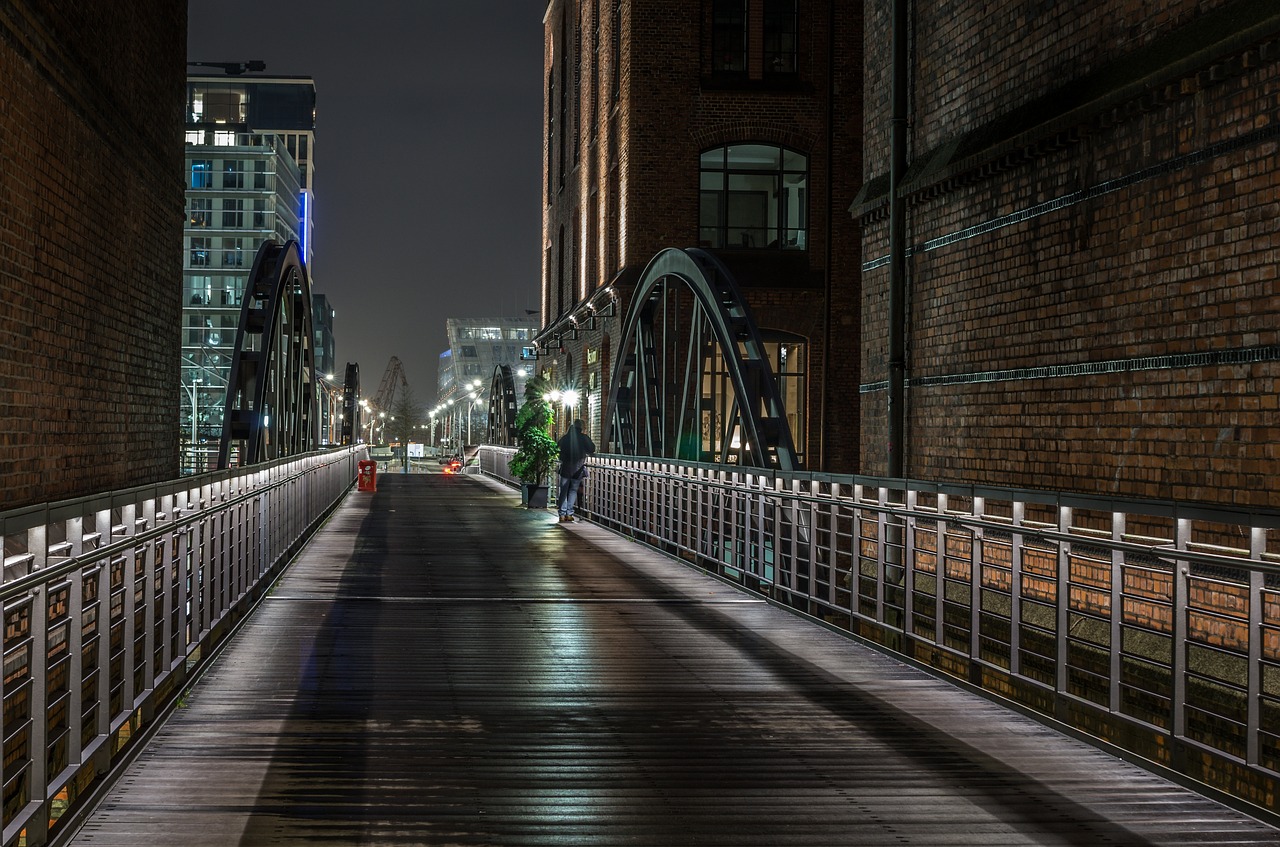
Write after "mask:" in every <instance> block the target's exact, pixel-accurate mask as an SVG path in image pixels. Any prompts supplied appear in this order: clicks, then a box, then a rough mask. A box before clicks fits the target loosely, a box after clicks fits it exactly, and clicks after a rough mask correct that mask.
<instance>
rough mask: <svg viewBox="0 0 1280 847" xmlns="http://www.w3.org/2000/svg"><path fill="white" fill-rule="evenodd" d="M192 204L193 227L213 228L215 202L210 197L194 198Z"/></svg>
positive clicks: (191, 221) (191, 219) (191, 218)
mask: <svg viewBox="0 0 1280 847" xmlns="http://www.w3.org/2000/svg"><path fill="white" fill-rule="evenodd" d="M190 203H191V216H190V219H189V220H190V223H191V226H212V225H213V201H212V200H210V199H209V198H208V197H192V198H191V200H190Z"/></svg>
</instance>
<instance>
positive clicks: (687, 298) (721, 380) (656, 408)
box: [603, 248, 799, 470]
mask: <svg viewBox="0 0 1280 847" xmlns="http://www.w3.org/2000/svg"><path fill="white" fill-rule="evenodd" d="M616 349H617V354H616V359H615V365H614V369H613V375H612V377H611V379H610V387H609V395H608V396H609V408H610V410H611V414H610V419H609V421H607V424H608V428H607V430H606V433H605V437H604V439H603V440H604V442H605V444H607V445H608V449H609V450H610V451H611V452H615V453H620V454H623V455H635V456H654V457H665V458H673V459H682V460H692V461H707V462H713V463H720V464H741V465H748V466H753V467H766V468H777V469H779V470H794V469H796V468H797V466H798V464H799V462H798V460H797V457H796V451H795V445H794V440H793V438H792V434H791V429H790V426H789V424H788V422H787V415H786V409H785V407H784V406H783V402H782V398H781V395H780V393H779V391H778V386H777V383H776V380H775V379H774V374H773V371H772V368H771V366H770V364H769V359H768V356H767V355H766V351H765V346H764V343H763V341H762V340H761V335H760V332H759V330H758V329H757V327H756V325H755V322H754V321H753V320H752V318H751V314H750V311H749V310H748V308H747V304H746V301H745V300H744V298H743V297H742V292H741V291H740V290H739V288H738V285H737V282H736V281H735V280H734V278H733V274H732V273H731V272H730V271H729V269H728V268H727V267H725V265H724V264H723V263H722V262H721V261H720V260H719V259H717V258H716V257H715V256H713V255H712V254H710V253H708V252H706V251H704V250H698V249H678V248H670V249H667V250H663V251H662V252H660V253H658V254H657V255H656V256H654V258H653V259H652V260H651V261H650V262H649V265H648V266H647V267H646V268H645V270H644V272H643V274H642V275H641V278H640V281H639V283H638V284H637V285H636V289H635V293H634V295H633V297H632V300H631V306H630V308H629V309H628V311H627V315H626V318H625V319H624V321H623V325H622V333H621V336H620V342H619V344H618V346H617V348H616Z"/></svg>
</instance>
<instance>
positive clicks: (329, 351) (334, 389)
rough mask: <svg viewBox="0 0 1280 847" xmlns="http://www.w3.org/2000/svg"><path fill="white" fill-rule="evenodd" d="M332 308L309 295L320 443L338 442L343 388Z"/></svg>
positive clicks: (326, 300) (326, 301) (322, 299)
mask: <svg viewBox="0 0 1280 847" xmlns="http://www.w3.org/2000/svg"><path fill="white" fill-rule="evenodd" d="M335 316H336V313H335V312H334V309H333V307H332V306H331V305H329V298H328V297H326V296H325V295H323V294H317V293H315V292H312V294H311V330H312V334H313V338H312V346H311V350H312V356H313V357H314V362H315V370H316V385H317V387H318V388H319V389H320V390H319V391H317V392H316V403H317V404H318V405H319V409H318V410H317V411H318V412H319V417H320V433H319V435H320V443H321V444H337V443H339V442H340V441H341V437H342V436H341V424H340V420H341V419H340V417H339V416H340V415H341V414H342V386H343V380H344V379H345V376H344V372H340V371H339V370H338V359H337V355H336V349H335V342H334V337H333V319H334V317H335Z"/></svg>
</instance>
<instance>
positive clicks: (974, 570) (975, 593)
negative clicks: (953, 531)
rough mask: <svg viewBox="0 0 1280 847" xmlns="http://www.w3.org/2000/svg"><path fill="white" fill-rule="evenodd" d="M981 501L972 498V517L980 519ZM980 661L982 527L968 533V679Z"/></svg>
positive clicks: (978, 498) (982, 506)
mask: <svg viewBox="0 0 1280 847" xmlns="http://www.w3.org/2000/svg"><path fill="white" fill-rule="evenodd" d="M983 508H984V505H983V499H982V498H981V497H974V498H973V508H972V516H973V517H974V518H979V519H981V518H982V513H983ZM981 659H982V527H974V528H973V529H972V530H971V531H970V533H969V660H970V662H971V664H970V666H969V667H970V670H971V673H970V678H971V679H972V676H973V672H974V671H976V669H977V662H979V661H980V660H981Z"/></svg>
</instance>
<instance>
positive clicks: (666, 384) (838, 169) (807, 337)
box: [538, 0, 862, 471]
mask: <svg viewBox="0 0 1280 847" xmlns="http://www.w3.org/2000/svg"><path fill="white" fill-rule="evenodd" d="M861 16H862V13H861V4H854V3H838V2H837V3H832V2H821V1H820V0H785V2H784V0H733V2H725V0H701V2H693V3H689V2H675V0H551V2H550V3H549V4H548V7H547V11H546V17H545V19H544V26H545V56H544V70H543V72H544V78H545V95H546V103H545V110H546V111H545V118H546V122H545V132H544V171H545V173H544V180H545V196H544V202H545V207H544V214H543V236H544V238H543V256H544V259H543V278H542V314H543V329H542V333H541V335H540V336H539V342H540V348H541V350H540V358H539V363H538V365H539V371H540V372H543V373H546V374H548V375H549V376H550V377H551V378H552V381H553V384H556V385H560V386H562V387H564V388H571V389H573V390H575V391H577V392H578V399H577V401H576V403H574V404H573V408H571V409H568V410H564V411H566V412H567V414H568V415H571V416H577V417H583V418H584V419H586V420H587V421H588V426H589V430H590V432H592V434H593V435H595V436H596V437H597V438H600V437H602V435H606V436H607V438H608V439H609V441H610V443H611V444H612V445H613V447H612V449H618V448H619V446H620V445H621V442H620V441H619V438H620V437H621V436H620V435H619V432H618V427H617V426H616V425H610V424H613V422H614V419H615V418H614V412H615V411H616V410H615V409H614V407H613V403H614V400H613V399H612V398H613V397H614V396H616V395H615V394H614V393H613V392H611V386H610V383H609V381H610V378H611V375H612V373H613V367H614V364H615V360H617V361H623V362H624V364H625V363H626V362H628V361H630V360H631V359H632V358H641V359H646V360H651V361H648V364H647V365H645V367H647V368H648V370H647V371H645V373H644V374H643V375H642V376H643V377H644V379H641V378H640V377H636V383H637V384H636V385H635V386H632V389H631V390H632V392H633V393H632V397H633V400H635V403H634V406H633V408H634V410H635V418H636V419H637V420H639V419H640V418H642V417H644V414H643V410H642V409H641V406H640V405H639V401H638V400H636V399H635V398H638V396H639V395H640V394H641V393H642V392H644V391H645V388H644V387H643V385H642V384H641V383H648V384H651V385H652V396H650V397H649V399H648V400H647V401H646V402H648V403H649V404H650V407H649V408H656V407H661V408H662V409H664V410H665V414H664V415H663V416H662V417H663V419H664V421H665V424H663V425H665V426H666V427H667V430H666V432H665V433H660V432H657V429H656V428H655V429H654V431H653V432H646V433H645V434H642V435H641V436H640V438H641V440H643V439H644V437H645V435H651V436H652V437H654V438H655V439H658V440H661V441H663V442H664V443H663V444H662V445H660V446H655V447H653V450H654V452H656V453H657V454H658V455H671V456H677V455H679V456H681V457H683V458H706V459H710V460H715V458H714V457H715V456H717V455H724V454H725V453H726V452H732V451H731V450H730V443H731V442H732V443H733V444H736V443H737V431H736V429H735V428H734V425H733V423H732V420H731V418H732V416H733V409H734V403H735V393H734V390H733V385H732V384H731V383H732V382H733V380H731V379H730V376H732V374H730V373H729V372H730V371H733V370H734V367H735V366H733V365H731V364H726V358H732V356H730V357H726V356H725V355H724V354H723V351H722V349H721V348H723V346H724V345H717V344H716V341H715V339H714V338H712V337H711V334H710V333H709V332H707V331H706V328H707V327H708V326H710V325H712V324H715V323H716V321H717V320H719V319H720V318H721V317H722V315H721V314H720V312H719V311H718V310H720V309H721V307H720V305H717V304H716V303H714V302H711V300H705V299H704V301H702V302H699V301H698V298H697V296H694V295H692V294H690V292H689V291H688V290H685V291H682V292H678V291H676V289H677V288H678V287H679V286H673V285H670V284H661V285H657V286H656V287H654V286H653V284H652V283H653V282H654V280H653V276H652V272H651V274H650V276H649V277H648V278H646V275H645V269H646V266H648V265H649V263H650V262H651V260H653V259H654V257H655V256H657V255H658V254H659V253H660V251H663V250H665V249H667V248H699V249H705V250H707V251H708V253H709V254H710V255H713V256H714V257H715V258H716V260H717V261H718V262H721V263H723V265H724V266H725V267H727V268H728V269H729V271H730V272H731V273H732V276H733V278H734V280H735V281H736V285H737V289H738V290H739V292H740V295H741V300H742V301H745V312H746V313H747V314H748V315H749V320H750V323H751V326H752V327H754V331H755V333H756V334H755V335H753V336H752V338H755V339H757V340H758V341H759V353H760V356H761V357H762V358H764V359H766V360H767V361H768V362H769V370H770V372H771V373H772V374H773V376H774V380H773V382H772V384H773V385H774V386H775V387H776V388H777V389H778V397H780V398H781V399H782V403H783V406H785V411H784V412H778V414H777V420H778V421H780V420H781V419H782V418H783V416H784V415H785V419H786V421H787V424H788V426H787V427H786V428H787V429H788V430H789V431H790V433H791V435H792V438H793V441H794V445H795V453H796V456H797V458H798V461H799V463H800V465H801V466H804V467H809V468H827V469H832V470H845V471H851V470H854V468H855V465H856V461H857V447H858V443H859V438H858V425H859V417H858V413H857V408H858V394H857V389H858V379H857V377H856V368H857V361H858V334H859V319H858V310H859V306H860V303H859V295H858V276H859V272H858V263H859V241H858V230H857V224H856V222H855V221H854V220H853V219H851V218H850V216H849V214H848V212H847V210H848V208H849V206H850V204H851V203H852V202H853V199H854V194H855V192H856V190H857V187H858V183H859V180H860V175H861V170H862V168H861V143H860V134H861V128H862V116H861V90H862V86H861V81H860V75H861V61H862V60H861V45H862V31H861V26H862V17H861ZM717 267H718V266H717ZM646 279H647V281H648V283H649V285H648V286H647V287H646ZM637 286H642V287H645V288H644V290H645V291H646V292H651V293H652V295H653V299H654V302H655V303H656V302H658V301H659V300H661V304H660V305H658V306H657V307H655V310H654V311H653V312H651V313H649V314H647V315H646V316H645V317H644V319H643V321H642V325H641V326H640V327H639V329H638V330H637V331H636V332H635V333H634V335H629V334H628V325H627V316H628V312H629V310H630V307H631V306H632V295H633V293H634V292H635V291H636V288H637ZM701 296H703V297H704V298H705V297H706V296H707V294H706V292H705V291H703V292H702V295H701ZM712 299H713V300H714V299H715V298H714V297H712ZM729 299H731V298H729V297H728V295H725V296H724V300H725V302H727V301H728V300H729ZM724 308H725V310H726V311H725V314H728V315H729V317H728V318H727V319H726V320H727V321H729V323H731V324H732V325H733V326H734V327H736V329H734V330H731V331H736V332H739V333H740V334H741V335H742V337H745V336H746V335H747V334H748V332H747V330H746V329H744V326H745V325H744V324H742V323H735V321H738V320H739V318H738V317H736V314H737V313H736V312H734V311H733V309H731V308H729V307H727V306H726V307H724ZM700 315H701V317H702V318H705V319H706V320H701V319H700V317H699V316H700ZM634 328H635V326H634V325H632V329H634ZM643 339H648V340H647V341H645V340H643ZM743 345H744V346H750V345H749V344H748V343H747V342H743ZM728 346H730V347H732V346H735V345H734V344H730V345H728ZM718 350H719V352H718ZM637 351H638V352H637ZM740 370H750V368H746V367H744V368H740ZM750 379H751V376H750V374H748V375H747V378H746V380H745V382H742V383H738V385H739V386H741V385H747V386H748V393H750V392H751V390H752V389H751V383H750ZM623 390H624V391H626V390H627V389H626V386H623ZM737 400H738V401H741V398H737ZM742 402H743V403H744V405H750V404H751V403H753V402H755V400H754V399H752V398H748V400H747V401H742ZM761 402H763V401H761ZM766 416H767V413H766ZM654 419H655V420H657V416H656V415H655V416H654ZM726 421H728V422H727V423H726ZM766 423H769V422H766ZM645 426H646V424H644V423H643V422H640V423H637V425H636V428H637V431H639V430H642V429H644V427H645ZM658 426H660V425H656V424H655V427H658ZM699 429H700V430H701V431H700V433H699V432H698V430H699ZM605 446H606V447H609V445H605ZM641 452H648V451H647V450H645V449H641ZM741 458H742V454H741V453H739V454H737V455H736V456H735V457H734V459H731V460H735V459H741Z"/></svg>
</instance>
